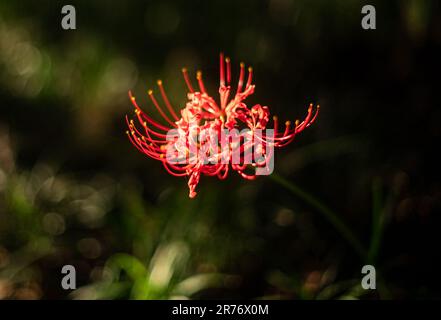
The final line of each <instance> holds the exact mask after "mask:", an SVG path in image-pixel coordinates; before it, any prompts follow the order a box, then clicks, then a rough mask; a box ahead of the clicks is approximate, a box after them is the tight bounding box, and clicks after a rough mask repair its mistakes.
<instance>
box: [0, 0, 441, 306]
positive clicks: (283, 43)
mask: <svg viewBox="0 0 441 320" xmlns="http://www.w3.org/2000/svg"><path fill="white" fill-rule="evenodd" d="M64 4H73V5H74V6H75V8H76V14H77V29H76V30H68V31H66V30H62V28H61V26H60V21H61V17H62V15H61V7H62V6H63V5H64ZM365 4H373V5H375V7H376V12H377V29H376V30H370V31H366V30H363V29H362V28H361V25H360V22H361V18H362V15H361V7H362V6H363V5H365ZM440 45H441V15H440V3H439V1H436V0H434V1H429V0H421V1H418V0H413V1H411V0H409V1H405V0H403V1H398V0H397V1H355V0H354V1H325V0H317V1H310V0H270V1H250V0H245V1H225V0H224V1H219V0H213V1H191V2H190V1H183V0H182V1H170V0H168V1H72V2H70V1H69V2H66V3H65V2H64V1H55V0H52V1H50V0H46V1H23V0H21V1H12V0H2V1H1V2H0V299H170V298H191V299H198V298H200V299H208V298H230V299H238V298H256V299H259V298H273V299H404V298H418V299H421V298H440V297H441V295H440V290H439V287H438V284H439V283H440V274H439V268H440V267H441V266H440V264H439V263H438V259H439V258H440V250H439V248H438V245H439V243H440V240H441V236H440V232H439V227H440V215H439V213H440V199H441V185H440V180H439V168H438V166H439V163H440V160H441V159H440V156H439V155H438V152H437V151H438V150H437V149H438V148H439V138H440V133H441V129H440V118H441V109H440V102H439V99H438V96H439V70H441V69H440V58H439V57H440V56H441V50H440V48H441V46H440ZM220 51H224V52H225V53H227V54H228V55H229V56H230V57H231V58H232V61H233V66H235V67H236V68H233V77H234V76H236V75H237V67H238V63H239V61H245V62H246V63H248V64H251V65H253V67H254V70H255V84H256V93H255V95H254V96H252V97H251V98H250V99H248V100H247V102H248V103H249V105H253V104H254V103H260V104H262V105H268V106H269V107H270V110H271V112H272V114H277V115H278V116H279V118H280V119H282V120H284V119H290V120H294V119H297V118H301V117H303V116H304V114H305V112H306V108H307V105H308V104H309V103H310V102H314V103H319V104H320V105H321V107H322V109H321V113H320V115H319V118H318V119H317V121H316V123H314V125H313V126H311V127H310V128H309V129H308V130H306V131H305V132H304V133H302V134H301V135H300V136H299V137H298V139H297V141H296V142H295V143H293V144H291V145H290V146H289V147H286V148H284V149H283V150H278V153H277V154H276V160H275V171H276V173H277V176H278V177H280V178H279V179H277V178H274V177H273V178H272V177H260V178H259V179H257V180H256V181H253V182H250V181H245V180H242V179H241V178H239V177H238V176H237V175H234V174H232V175H230V177H229V178H228V179H227V180H225V181H218V180H217V179H215V178H209V177H203V178H202V179H201V183H200V185H199V187H198V188H199V194H198V196H197V197H196V198H195V199H193V200H191V199H189V198H188V190H187V186H186V179H179V178H175V177H171V176H169V175H168V174H167V173H166V172H165V170H163V168H162V166H161V164H160V163H159V162H157V161H154V160H152V159H150V158H147V157H146V156H144V155H143V154H141V153H139V152H137V150H136V149H135V148H134V147H133V146H132V145H131V144H130V143H129V141H128V140H127V137H126V135H125V131H126V128H125V122H124V116H125V115H126V114H132V112H133V110H132V107H131V105H130V101H129V99H128V97H127V91H128V90H132V91H133V92H134V94H135V95H136V96H137V98H138V101H139V103H140V104H141V106H142V107H143V108H144V110H145V111H153V110H154V108H153V106H152V105H151V104H150V103H149V101H148V99H147V94H146V92H147V89H149V88H151V87H153V86H154V84H155V82H156V79H159V78H160V79H162V80H163V81H164V84H165V86H166V89H167V92H168V94H169V97H170V98H171V100H172V102H173V103H174V104H175V105H179V106H181V107H182V106H183V105H184V103H185V99H186V92H185V86H184V81H183V79H182V77H181V73H180V69H181V67H183V66H186V67H187V68H188V69H189V70H190V71H191V72H193V74H194V72H195V71H196V69H199V68H200V69H202V70H203V71H204V76H205V78H206V79H207V80H206V81H207V87H208V89H209V90H210V91H211V92H212V93H216V90H217V89H216V84H217V78H218V53H219V52H220ZM436 89H437V90H436ZM293 183H295V184H296V185H297V186H300V187H301V188H302V189H303V190H307V191H305V192H307V193H299V191H298V190H297V189H296V187H293V186H294V185H293ZM311 197H313V198H311ZM308 199H309V200H308ZM311 199H312V200H311ZM317 203H319V205H317ZM320 205H322V207H320ZM323 205H325V206H326V208H325V209H323ZM327 208H330V209H331V210H332V213H331V215H332V217H338V219H340V220H339V221H343V222H344V223H345V225H346V229H344V230H346V231H347V230H349V232H350V233H351V234H352V235H353V236H354V237H356V238H357V239H358V240H356V241H358V242H360V244H361V246H362V247H363V248H362V250H364V252H365V254H363V253H361V254H360V252H357V251H356V250H354V241H351V239H349V241H348V236H347V234H345V232H344V230H343V232H342V229H341V228H338V227H337V228H336V223H335V221H334V222H333V220H329V215H326V212H328V211H329V210H328V211H327ZM328 213H329V212H328ZM331 219H332V218H331ZM355 247H356V246H355ZM368 263H370V264H373V265H375V266H376V268H377V276H378V277H377V290H373V291H366V290H363V289H362V288H361V286H360V280H361V278H362V274H361V268H362V266H363V265H365V264H368ZM66 264H71V265H74V266H75V267H76V270H77V290H74V291H69V290H63V289H62V288H61V285H60V283H61V278H62V277H63V275H62V274H61V268H62V266H63V265H66Z"/></svg>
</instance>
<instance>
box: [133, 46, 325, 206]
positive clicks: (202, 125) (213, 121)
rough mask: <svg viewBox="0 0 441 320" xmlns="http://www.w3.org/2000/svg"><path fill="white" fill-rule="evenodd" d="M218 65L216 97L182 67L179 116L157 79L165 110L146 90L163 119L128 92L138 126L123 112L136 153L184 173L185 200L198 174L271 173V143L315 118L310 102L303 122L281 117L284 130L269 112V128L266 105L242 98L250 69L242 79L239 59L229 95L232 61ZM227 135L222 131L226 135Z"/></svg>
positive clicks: (248, 89)
mask: <svg viewBox="0 0 441 320" xmlns="http://www.w3.org/2000/svg"><path fill="white" fill-rule="evenodd" d="M219 65H220V81H219V100H218V101H215V99H214V98H213V97H211V96H210V95H209V94H208V93H207V91H206V89H205V85H204V82H203V79H202V72H200V71H198V72H197V74H196V80H197V84H198V89H196V88H194V87H193V84H192V82H191V80H190V77H189V74H188V71H187V69H185V68H183V69H182V73H183V77H184V80H185V83H186V85H187V87H188V94H187V97H188V101H187V103H186V105H185V107H184V108H183V109H182V110H180V116H178V115H177V114H176V112H175V109H174V108H173V107H172V105H171V103H170V100H169V99H168V97H167V95H166V93H165V90H164V86H163V83H162V81H161V80H158V81H157V85H158V88H159V93H160V95H161V97H162V100H163V104H164V105H165V108H166V110H167V111H168V113H166V112H165V109H164V108H163V107H162V106H161V105H160V103H159V102H158V100H157V99H156V97H155V95H154V94H153V91H152V90H149V91H148V95H149V97H150V100H151V101H152V103H153V105H154V106H155V108H156V109H157V111H158V113H159V114H160V115H161V117H162V118H163V120H164V121H163V122H162V123H160V122H158V121H156V120H154V119H153V118H152V117H150V116H149V115H147V114H146V113H145V112H143V111H142V110H141V108H140V107H139V106H138V104H137V102H136V99H135V97H134V96H133V95H132V93H131V92H129V97H130V99H131V101H132V104H133V105H134V107H135V115H136V118H137V120H138V121H139V123H140V125H141V127H142V129H140V128H139V126H138V127H137V126H136V125H135V123H134V121H133V120H129V118H128V117H127V116H126V122H127V125H128V128H129V130H128V131H127V136H128V137H129V139H130V141H131V142H132V144H133V145H134V146H135V147H136V148H137V149H138V150H139V151H140V152H142V153H144V154H146V155H147V156H149V157H151V158H153V159H156V160H158V161H161V162H162V164H163V166H164V167H165V169H166V170H167V171H168V172H169V173H170V174H172V175H174V176H177V177H188V187H189V189H190V191H189V196H190V198H194V197H195V196H196V191H195V189H196V186H197V185H198V183H199V180H200V177H201V174H203V175H206V176H217V177H218V178H219V179H225V178H226V177H227V176H228V172H229V170H230V169H231V170H233V171H236V172H237V173H239V174H240V175H241V176H242V177H243V178H245V179H248V180H254V179H255V178H256V176H257V175H262V174H270V173H271V172H272V166H271V165H272V161H273V149H274V147H284V146H286V145H288V144H289V143H291V142H292V141H293V140H294V138H295V136H296V135H297V134H298V133H300V132H302V131H303V130H304V129H306V128H307V127H309V126H310V125H311V124H312V123H313V122H314V120H315V119H316V117H317V115H318V111H319V106H317V107H316V109H315V112H314V113H313V105H312V104H311V105H310V106H309V108H308V113H307V115H306V117H305V119H304V120H303V121H301V122H300V121H299V120H297V121H295V123H294V124H293V125H292V124H291V122H290V121H286V122H285V126H284V129H283V130H281V128H279V121H278V118H277V117H276V116H274V117H273V125H274V126H273V129H271V130H268V128H267V126H268V122H269V119H270V112H269V109H268V107H266V106H261V105H259V104H256V105H254V106H253V107H251V108H249V107H248V106H247V105H246V104H245V102H244V100H245V99H246V98H247V97H248V96H250V95H251V94H253V93H254V89H255V85H254V84H253V83H252V81H253V69H252V68H251V67H249V68H248V74H247V77H246V79H245V73H246V72H245V65H244V63H240V71H239V79H238V83H237V87H236V91H235V93H234V95H232V86H231V61H230V59H229V58H228V57H227V58H224V56H223V54H222V53H221V54H220V58H219ZM230 96H232V97H231V98H230ZM164 123H166V124H164ZM238 129H242V131H241V133H242V134H241V135H239V136H236V138H237V139H236V140H234V139H233V140H234V141H233V142H232V143H231V144H229V145H228V146H227V147H225V145H224V144H223V145H221V146H219V140H218V139H219V137H221V140H222V138H224V140H222V141H223V142H225V141H226V140H225V135H224V132H234V130H236V131H237V130H238ZM243 130H245V131H243ZM171 132H173V134H171ZM231 137H232V136H231V135H230V136H228V135H227V136H226V139H227V140H228V139H230V138H231ZM182 138H184V139H182ZM233 138H234V137H233ZM242 141H243V143H241V142H242ZM227 142H229V140H228V141H227ZM198 149H199V150H198ZM251 150H254V156H255V157H254V161H249V160H250V158H249V156H250V153H251ZM256 154H257V157H256ZM256 158H257V159H256ZM246 160H247V161H246Z"/></svg>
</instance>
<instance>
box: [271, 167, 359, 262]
mask: <svg viewBox="0 0 441 320" xmlns="http://www.w3.org/2000/svg"><path fill="white" fill-rule="evenodd" d="M270 177H271V178H272V179H273V180H274V181H275V182H277V183H278V184H280V185H281V186H283V187H284V188H286V189H288V190H289V191H290V192H291V193H292V194H294V195H295V196H297V197H299V198H300V199H302V200H303V201H305V202H306V203H307V204H309V205H310V206H311V207H313V208H314V209H316V210H317V211H318V212H320V213H321V214H322V215H323V216H324V217H325V218H326V219H327V220H328V221H329V222H330V223H331V224H332V225H333V226H334V228H335V229H337V231H338V232H339V233H340V234H341V236H342V237H343V238H344V239H345V240H346V241H347V242H348V243H349V245H351V247H352V248H353V249H354V250H355V252H356V253H357V254H358V255H359V256H360V258H361V259H362V260H364V261H365V260H366V258H367V253H366V250H365V249H364V247H363V245H362V244H361V242H360V241H359V240H358V238H357V237H356V236H355V235H354V233H353V232H352V231H351V229H349V228H348V226H347V225H346V224H345V223H344V222H343V221H342V220H341V219H340V218H339V216H338V215H337V214H336V213H335V212H334V211H332V210H331V209H330V208H329V207H328V206H326V205H325V204H323V203H322V202H321V201H320V200H318V199H317V198H316V197H314V196H313V195H311V194H310V193H308V192H306V191H304V190H302V189H301V188H300V187H299V186H297V185H296V184H294V183H293V182H291V181H288V180H286V179H285V178H283V177H281V176H279V175H277V174H275V173H273V174H272V175H270Z"/></svg>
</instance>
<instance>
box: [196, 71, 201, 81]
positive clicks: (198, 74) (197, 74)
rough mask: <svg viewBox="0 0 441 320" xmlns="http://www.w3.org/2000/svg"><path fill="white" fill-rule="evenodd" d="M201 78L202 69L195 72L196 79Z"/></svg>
mask: <svg viewBox="0 0 441 320" xmlns="http://www.w3.org/2000/svg"><path fill="white" fill-rule="evenodd" d="M201 78H202V71H198V72H197V73H196V79H198V80H200V79H201Z"/></svg>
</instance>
